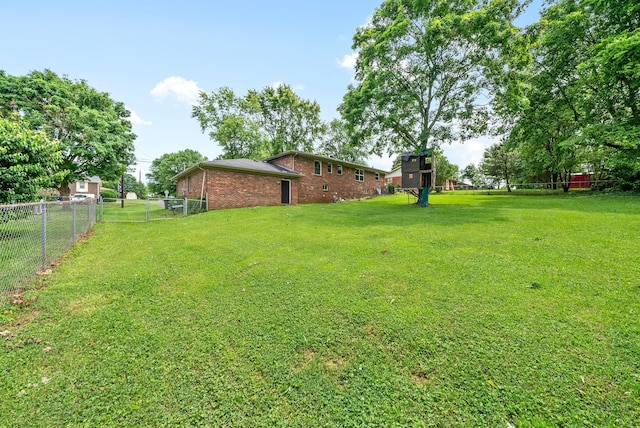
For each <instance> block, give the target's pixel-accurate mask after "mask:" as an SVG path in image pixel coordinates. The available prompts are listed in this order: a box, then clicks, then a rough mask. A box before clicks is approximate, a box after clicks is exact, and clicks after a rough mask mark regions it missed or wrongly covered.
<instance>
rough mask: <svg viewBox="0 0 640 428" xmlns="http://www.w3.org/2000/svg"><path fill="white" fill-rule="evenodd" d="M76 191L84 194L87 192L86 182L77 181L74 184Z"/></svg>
mask: <svg viewBox="0 0 640 428" xmlns="http://www.w3.org/2000/svg"><path fill="white" fill-rule="evenodd" d="M76 191H78V192H86V191H87V182H86V181H79V182H78V183H77V184H76Z"/></svg>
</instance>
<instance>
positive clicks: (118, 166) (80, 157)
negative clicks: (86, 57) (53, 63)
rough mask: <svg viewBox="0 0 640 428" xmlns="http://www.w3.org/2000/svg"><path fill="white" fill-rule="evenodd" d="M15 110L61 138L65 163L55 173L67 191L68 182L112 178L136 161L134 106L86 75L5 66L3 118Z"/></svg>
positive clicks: (0, 101)
mask: <svg viewBox="0 0 640 428" xmlns="http://www.w3.org/2000/svg"><path fill="white" fill-rule="evenodd" d="M14 114H19V115H20V116H21V117H22V119H23V120H24V121H25V123H26V124H28V126H29V127H30V128H31V129H32V130H34V131H41V132H44V133H45V134H46V135H47V136H48V137H49V138H50V139H52V140H56V141H57V142H58V144H59V147H60V151H61V153H62V162H61V164H60V166H59V167H58V169H57V170H56V172H57V173H59V174H58V175H56V176H55V177H56V179H57V182H56V185H57V187H58V190H59V192H60V193H61V194H62V195H63V196H68V194H69V189H68V185H69V183H72V182H74V181H79V180H84V179H86V178H88V177H91V176H94V175H95V176H100V177H101V178H102V179H103V180H109V179H113V178H115V177H118V176H120V174H122V172H124V170H125V168H126V167H127V166H128V165H131V164H132V163H133V161H134V157H133V151H134V146H133V141H134V139H135V137H136V136H135V134H133V132H132V131H131V122H130V121H129V120H128V117H129V111H127V110H126V109H125V107H124V104H123V103H121V102H117V101H114V100H112V99H111V97H110V96H109V94H108V93H106V92H99V91H97V90H96V89H94V88H92V87H90V86H89V85H88V83H87V82H86V81H84V80H76V81H74V80H71V79H69V78H67V77H66V76H63V77H60V76H58V75H57V74H56V73H54V72H53V71H50V70H45V71H42V72H40V71H33V72H31V73H29V74H28V75H26V76H10V75H7V74H6V73H4V72H3V71H0V117H5V118H7V117H10V116H11V115H14Z"/></svg>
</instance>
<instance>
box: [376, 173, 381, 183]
mask: <svg viewBox="0 0 640 428" xmlns="http://www.w3.org/2000/svg"><path fill="white" fill-rule="evenodd" d="M376 181H380V173H379V172H376Z"/></svg>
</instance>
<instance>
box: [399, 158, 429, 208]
mask: <svg viewBox="0 0 640 428" xmlns="http://www.w3.org/2000/svg"><path fill="white" fill-rule="evenodd" d="M401 158H402V189H403V191H404V192H405V193H407V194H409V195H413V196H414V197H415V198H417V200H418V203H419V204H420V206H421V207H426V206H427V205H429V193H430V192H431V189H432V187H433V186H434V185H435V182H436V157H435V152H434V149H424V150H422V151H421V152H419V153H413V152H405V153H403V154H402V155H401Z"/></svg>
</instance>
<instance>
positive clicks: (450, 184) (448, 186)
mask: <svg viewBox="0 0 640 428" xmlns="http://www.w3.org/2000/svg"><path fill="white" fill-rule="evenodd" d="M461 185H464V183H461V182H460V181H458V180H454V179H453V178H445V179H444V181H443V182H442V190H456V187H459V186H461Z"/></svg>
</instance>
